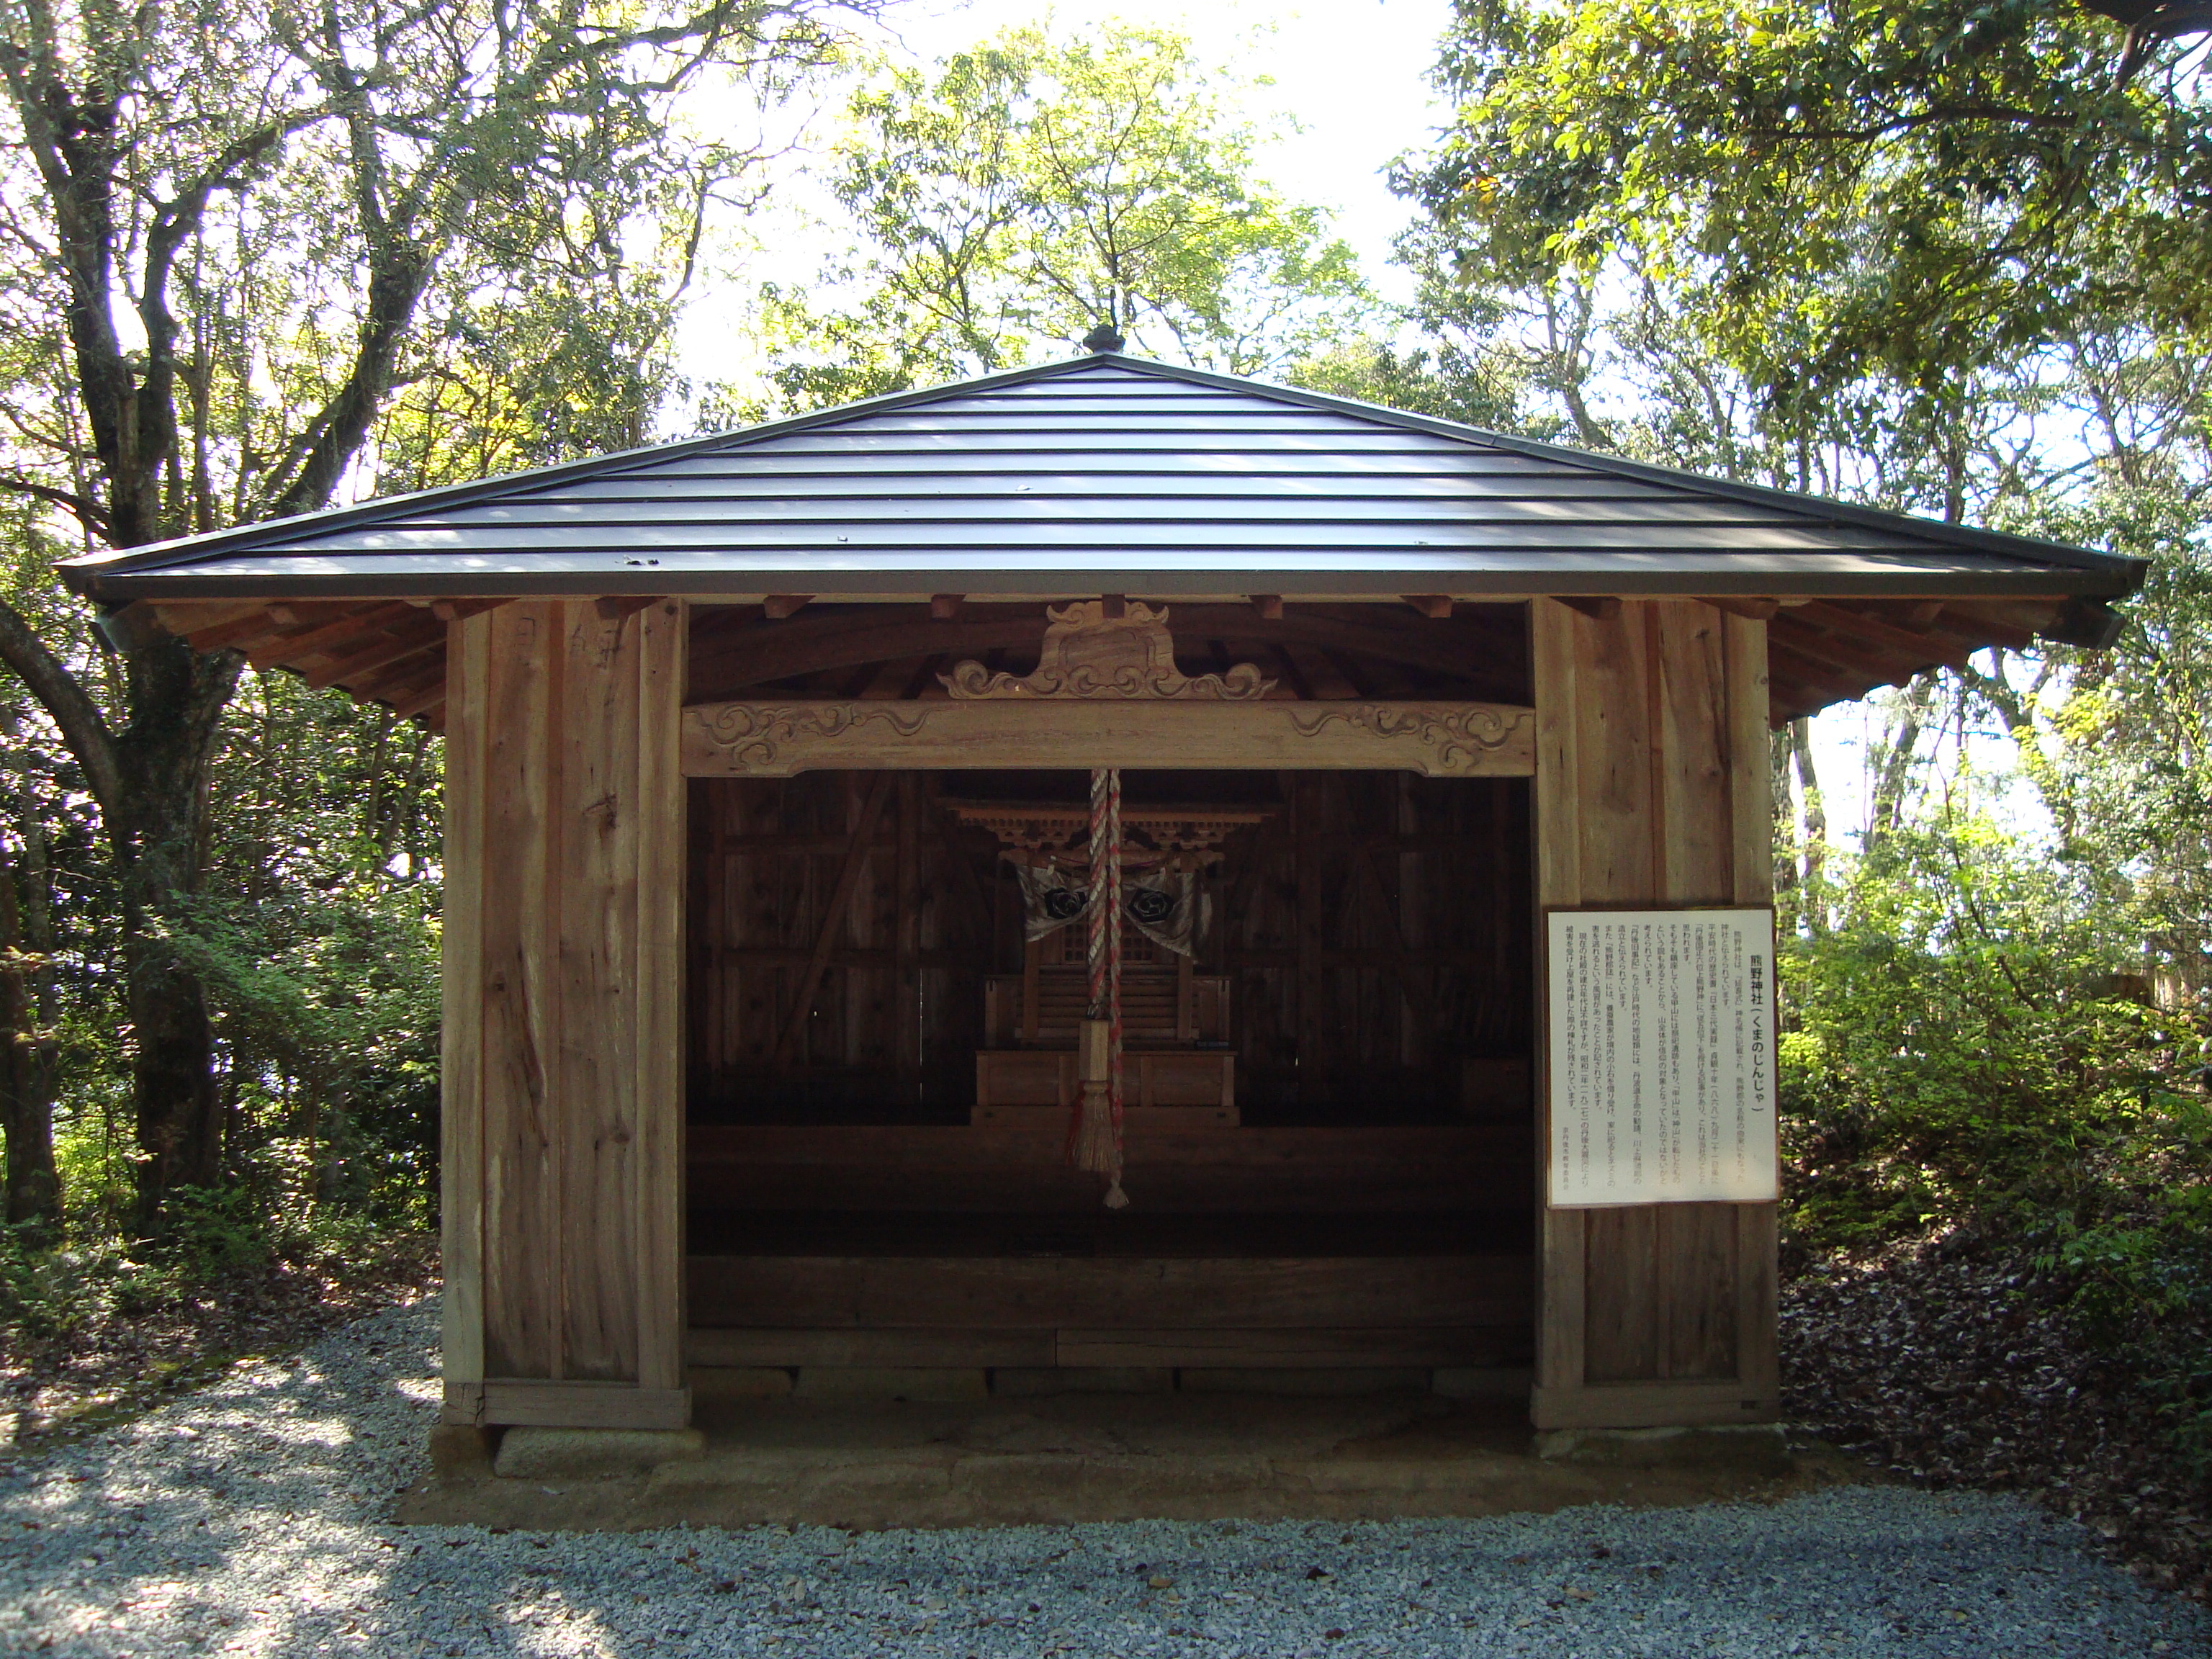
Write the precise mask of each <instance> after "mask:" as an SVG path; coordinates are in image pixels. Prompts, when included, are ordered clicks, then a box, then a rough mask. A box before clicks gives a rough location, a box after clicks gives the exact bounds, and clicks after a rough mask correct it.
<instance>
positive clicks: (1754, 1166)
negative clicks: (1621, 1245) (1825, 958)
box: [1545, 910, 1778, 1206]
mask: <svg viewBox="0 0 2212 1659" xmlns="http://www.w3.org/2000/svg"><path fill="white" fill-rule="evenodd" d="M1550 945H1551V956H1550V963H1551V972H1550V979H1551V986H1550V994H1551V1042H1552V1046H1551V1068H1550V1070H1551V1089H1550V1092H1551V1104H1552V1110H1551V1123H1550V1144H1549V1146H1548V1147H1547V1152H1546V1160H1545V1161H1546V1164H1547V1171H1548V1174H1547V1186H1548V1189H1549V1192H1550V1195H1551V1201H1552V1203H1553V1204H1554V1205H1559V1206H1578V1205H1601V1204H1662V1203H1668V1202H1678V1203H1686V1202H1695V1201H1701V1200H1726V1201H1730V1202H1736V1203H1753V1202H1760V1201H1764V1200H1770V1199H1772V1198H1774V1197H1776V1196H1777V1194H1778V1184H1777V1180H1778V1177H1777V1170H1776V1166H1775V1140H1774V977H1773V975H1774V918H1773V913H1772V912H1771V911H1768V910H1585V911H1567V910H1555V911H1553V913H1552V915H1551V933H1550Z"/></svg>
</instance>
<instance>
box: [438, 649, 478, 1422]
mask: <svg viewBox="0 0 2212 1659" xmlns="http://www.w3.org/2000/svg"><path fill="white" fill-rule="evenodd" d="M490 647H491V617H489V615H487V614H483V613H479V614H478V615H477V616H474V617H464V618H462V619H461V620H460V621H458V622H453V623H447V628H446V665H447V666H446V825H445V849H444V853H443V855H442V860H441V862H442V865H443V867H444V871H445V900H444V941H443V945H444V948H443V951H442V957H441V990H442V993H443V1000H444V1015H443V1021H442V1024H441V1036H440V1059H439V1086H440V1097H441V1108H440V1112H439V1170H440V1180H441V1190H440V1197H439V1219H440V1227H441V1259H442V1261H443V1262H444V1266H445V1297H444V1304H443V1322H444V1341H443V1347H444V1351H445V1380H446V1383H447V1387H448V1388H449V1389H450V1388H452V1387H453V1386H454V1385H456V1384H469V1383H481V1382H483V1376H484V1341H483V1200H484V1193H483V1177H484V1169H483V1127H484V1125H483V988H484V958H483V903H484V892H483V880H484V859H483V830H484V787H485V762H484V741H485V725H484V712H485V711H484V694H485V679H486V676H487V675H488V674H489V671H490V661H491V650H490Z"/></svg>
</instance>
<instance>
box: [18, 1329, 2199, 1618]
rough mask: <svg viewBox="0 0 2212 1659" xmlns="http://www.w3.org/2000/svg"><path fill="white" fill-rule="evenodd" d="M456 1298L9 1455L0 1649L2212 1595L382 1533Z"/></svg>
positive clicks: (1899, 1571) (1104, 1549)
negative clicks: (96, 1434) (41, 1448)
mask: <svg viewBox="0 0 2212 1659" xmlns="http://www.w3.org/2000/svg"><path fill="white" fill-rule="evenodd" d="M436 1329H437V1307H436V1304H435V1302H432V1303H428V1304H418V1305H416V1306H415V1307H411V1308H404V1309H398V1310H392V1311H391V1312H388V1313H384V1314H379V1315H376V1316H374V1317H371V1318H369V1319H366V1320H363V1321H362V1322H359V1323H358V1324H356V1325H354V1326H352V1327H350V1328H348V1329H347V1330H345V1331H343V1332H341V1333H340V1334H337V1335H336V1336H334V1337H331V1338H329V1339H327V1340H324V1341H323V1342H321V1343H319V1344H318V1345H316V1346H314V1347H313V1348H311V1349H309V1350H308V1351H307V1352H306V1353H304V1354H302V1355H300V1356H298V1357H296V1358H293V1359H289V1360H285V1361H278V1362H270V1363H265V1364H254V1365H252V1366H247V1367H241V1368H240V1370H236V1371H234V1373H232V1374H231V1375H230V1376H228V1377H227V1378H226V1379H224V1380H223V1381H222V1382H221V1383H217V1384H216V1385H215V1386H214V1387H212V1388H210V1389H207V1390H205V1391H204V1392H203V1393H201V1394H198V1395H193V1396H191V1397H189V1398H187V1399H185V1400H181V1401H177V1402H175V1403H174V1404H172V1405H170V1406H167V1407H163V1408H162V1409H161V1410H160V1411H157V1412H155V1413H151V1414H149V1416H147V1417H145V1418H143V1419H140V1420H139V1421H138V1422H137V1423H135V1424H133V1425H130V1426H129V1427H128V1428H125V1429H120V1430H118V1431H114V1432H113V1433H112V1434H109V1435H106V1436H103V1437H100V1438H98V1439H95V1440H91V1441H88V1442H86V1443H83V1444H81V1445H76V1446H72V1447H70V1448H67V1449H63V1450H59V1451H57V1452H54V1453H52V1455H47V1456H44V1457H41V1458H40V1459H38V1460H36V1461H33V1462H23V1463H21V1464H19V1465H16V1466H15V1467H11V1468H5V1469H4V1470H0V1651H9V1652H17V1651H44V1652H49V1653H52V1654H55V1655H103V1656H105V1655H125V1654H129V1655H173V1654H246V1655H287V1656H289V1655H309V1654H323V1653H331V1654H364V1655H368V1654H374V1655H380V1656H381V1655H386V1654H394V1655H405V1656H412V1655H437V1656H449V1659H452V1656H467V1659H478V1656H483V1659H489V1656H495V1655H497V1656H506V1655H548V1656H550V1655H564V1656H565V1655H623V1656H632V1655H641V1654H646V1653H655V1652H658V1653H671V1654H688V1653H706V1654H720V1653H730V1654H749V1655H750V1654H763V1655H766V1654H771V1653H773V1654H776V1655H779V1656H786V1655H788V1656H792V1659H797V1656H799V1655H805V1656H810V1659H811V1656H816V1655H823V1656H828V1655H844V1654H853V1655H859V1654H882V1653H896V1654H915V1655H949V1656H955V1659H963V1656H969V1655H974V1656H976V1659H1012V1656H1016V1655H1019V1656H1023V1659H1036V1656H1040V1655H1043V1656H1059V1655H1083V1656H1089V1655H1097V1656H1109V1655H1110V1656H1115V1659H1120V1656H1125V1655H1134V1656H1152V1655H1159V1656H1183V1655H1191V1656H1196V1655H1200V1654H1204V1655H1207V1656H1212V1659H1237V1656H1249V1659H1301V1656H1303V1659H1323V1656H1328V1659H1338V1656H1349V1655H1362V1656H1383V1655H1389V1656H1392V1659H1397V1656H1425V1655H1460V1654H1493V1653H1495V1654H1512V1653H1528V1654H1539V1653H1541V1654H1543V1655H1546V1656H1551V1655H1561V1656H1581V1655H1589V1656H1597V1655H1645V1654H1648V1655H1655V1656H1672V1655H1676V1654H1699V1655H1706V1654H1716V1653H1717V1654H1731V1655H1746V1656H1750V1655H1758V1656H1765V1655H1800V1654H1802V1655H1826V1654H1838V1655H1871V1654H1880V1655H1899V1656H1905V1655H1910V1656H1922V1655H1928V1656H1934V1655H1947V1656H1961V1659H1966V1656H1971V1659H1994V1656H1997V1655H2015V1654H2016V1655H2021V1656H2028V1655H2036V1656H2043V1655H2073V1654H2092V1653H2094V1654H2100V1655H2129V1656H2135V1655H2151V1654H2161V1653H2171V1654H2175V1655H2182V1654H2200V1653H2203V1652H2206V1651H2207V1650H2212V1620H2208V1619H2207V1618H2206V1616H2205V1614H2204V1613H2203V1612H2202V1610H2200V1609H2199V1608H2197V1607H2195V1606H2194V1605H2193V1604H2191V1603H2189V1602H2186V1601H2181V1600H2179V1599H2178V1598H2175V1597H2172V1596H2167V1595H2157V1594H2154V1593H2152V1592H2149V1591H2147V1590H2145V1589H2142V1588H2141V1587H2139V1586H2138V1585H2136V1583H2135V1582H2134V1581H2133V1580H2131V1579H2130V1578H2129V1577H2127V1576H2126V1575H2125V1574H2124V1573H2122V1572H2121V1571H2118V1569H2116V1568H2114V1567H2112V1566H2111V1565H2108V1564H2106V1563H2105V1562H2102V1561H2100V1560H2098V1559H2094V1558H2093V1557H2092V1556H2090V1555H2089V1554H2088V1553H2087V1552H2086V1551H2085V1549H2084V1548H2083V1546H2082V1534H2081V1533H2080V1532H2079V1531H2078V1530H2077V1529H2076V1528H2074V1527H2073V1526H2071V1525H2070V1524H2069V1523H2065V1522H2053V1521H2051V1520H2048V1519H2046V1518H2045V1517H2044V1516H2042V1515H2041V1514H2039V1512H2037V1511H2035V1510H2031V1509H2029V1508H2028V1507H2027V1506H2026V1505H2024V1504H2019V1503H2017V1502H2015V1501H2012V1500H2009V1499H2006V1498H1990V1497H1984V1496H1978V1495H1974V1494H1967V1493H1956V1492H1953V1493H1930V1492H1918V1491H1915V1490H1911V1489H1908V1488H1899V1487H1855V1488H1854V1487H1845V1488H1837V1489H1834V1490H1832V1491H1828V1492H1821V1493H1820V1494H1817V1495H1815V1496H1813V1497H1808V1498H1794V1499H1791V1500H1790V1501H1788V1502H1786V1503H1783V1504H1777V1505H1773V1506H1771V1507H1761V1506H1759V1505H1752V1504H1717V1505H1710V1506H1706V1507H1703V1508H1699V1509H1688V1510H1645V1511H1626V1510H1614V1509H1585V1510H1569V1511H1565V1512H1564V1513H1561V1514H1559V1515H1554V1516H1544V1517H1514V1518H1507V1519H1497V1520H1484V1521H1469V1522H1449V1521H1442V1522H1440V1521H1420V1522H1390V1523H1386V1524H1367V1523H1359V1524H1350V1525H1347V1524H1346V1523H1343V1522H1328V1523H1315V1524H1307V1523H1294V1522H1274V1523H1269V1524H1266V1525H1235V1524H1231V1523H1218V1524H1206V1525H1182V1524H1173V1525H1170V1524H1164V1523H1151V1522H1146V1523H1133V1524H1127V1525H1117V1526H1084V1527H1015V1528H1003V1529H998V1530H975V1531H958V1532H941V1533H911V1532H884V1533H867V1534H849V1535H848V1534H844V1533H842V1532H836V1531H832V1530H828V1529H824V1528H799V1529H786V1528H759V1529H756V1530H753V1531H750V1532H738V1533H725V1532H712V1531H697V1532H693V1531H674V1532H659V1533H641V1534H531V1533H511V1534H489V1533H486V1532H483V1531H482V1530H479V1529H477V1528H445V1527H440V1528H405V1527H398V1526H394V1525H392V1524H390V1523H389V1522H387V1521H386V1520H385V1518H384V1517H385V1516H386V1515H387V1514H388V1513H389V1512H390V1506H391V1498H392V1493H393V1492H395V1491H396V1490H397V1489H398V1487H400V1486H403V1485H404V1484H405V1483H406V1482H408V1481H410V1480H415V1479H416V1478H418V1477H419V1476H420V1475H421V1474H422V1473H423V1469H424V1456H423V1444H424V1440H425V1437H426V1434H427V1431H428V1427H429V1423H430V1419H431V1417H432V1414H433V1412H434V1410H435V1403H436V1399H437V1385H436V1383H435V1378H434V1376H433V1375H432V1368H433V1364H434V1344H435V1334H436Z"/></svg>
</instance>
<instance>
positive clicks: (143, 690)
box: [114, 635, 240, 1237]
mask: <svg viewBox="0 0 2212 1659" xmlns="http://www.w3.org/2000/svg"><path fill="white" fill-rule="evenodd" d="M239 671H240V659H238V658H237V657H236V656H235V655H234V654H231V653H220V654H218V655H216V656H211V657H210V656H201V655H199V654H197V653H195V652H194V651H193V650H192V649H191V647H190V646H188V645H186V644H185V642H184V641H182V640H179V639H175V638H172V637H169V636H167V635H164V636H162V637H161V638H159V639H156V640H153V641H149V642H147V643H145V644H143V645H140V646H139V647H137V648H136V649H134V650H133V651H132V652H131V653H130V661H129V672H130V678H131V691H132V694H133V695H132V696H131V707H132V709H133V711H134V718H133V719H132V720H131V725H130V726H129V727H128V729H126V730H125V732H124V733H123V734H122V736H121V737H120V738H118V739H117V747H118V750H121V751H123V753H122V756H121V758H122V759H123V762H124V764H123V766H122V767H121V768H120V771H121V773H122V788H121V799H120V800H119V801H118V805H119V806H120V808H121V811H120V813H119V816H120V817H121V818H122V820H123V824H122V826H121V833H119V834H117V835H116V836H115V838H114V839H115V842H116V847H115V852H116V855H117V864H118V872H117V873H118V877H119V878H120V885H121V888H122V901H123V904H122V908H123V961H124V972H125V983H126V986H127V987H128V997H129V1003H130V1009H131V1103H132V1107H133V1109H134V1115H135V1116H136V1118H137V1137H138V1148H139V1152H140V1153H141V1154H142V1157H141V1159H140V1162H139V1164H138V1194H137V1197H138V1213H137V1228H138V1231H139V1233H140V1235H141V1237H152V1236H154V1235H155V1234H156V1233H158V1232H159V1231H161V1212H162V1206H163V1204H164V1202H165V1200H167V1197H168V1195H169V1194H171V1193H173V1192H174V1191H176V1190H177V1189H178V1188H180V1187H212V1186H214V1185H216V1183H217V1182H219V1181H220V1180H221V1179H222V1098H221V1095H220V1091H218V1090H217V1088H216V1075H215V1028H214V1024H213V1021H212V1020H211V1018H210V1015H209V1011H208V997H207V989H206V987H205V986H204V984H203V983H202V982H201V980H200V976H199V974H198V973H197V970H196V969H194V968H193V967H192V965H191V961H190V959H189V957H186V956H185V954H184V953H183V952H182V951H180V950H179V948H178V945H177V943H176V940H177V939H178V938H179V936H189V934H190V933H191V929H192V927H193V918H192V915H191V902H192V899H193V896H195V895H196V894H197V891H198V889H199V878H200V866H201V854H202V845H201V842H202V812H201V796H202V794H203V792H204V784H205V780H206V777H207V769H208V766H209V763H210V760H211V758H212V756H213V751H214V745H215V739H216V732H218V731H219V729H220V727H221V724H222V711H223V708H224V707H225V706H226V705H227V704H228V702H229V701H230V696H231V693H232V691H233V690H234V689H235V687H236V686H237V684H238V676H239Z"/></svg>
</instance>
